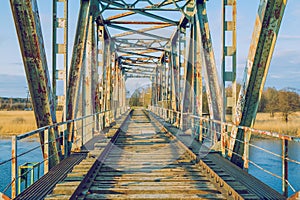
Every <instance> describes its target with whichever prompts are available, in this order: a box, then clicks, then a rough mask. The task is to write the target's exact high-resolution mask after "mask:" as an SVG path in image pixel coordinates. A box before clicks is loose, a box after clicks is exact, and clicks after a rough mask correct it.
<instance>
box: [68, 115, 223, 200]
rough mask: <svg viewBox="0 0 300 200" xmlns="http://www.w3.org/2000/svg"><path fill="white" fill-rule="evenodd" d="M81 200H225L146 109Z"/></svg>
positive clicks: (122, 134) (102, 163) (85, 186)
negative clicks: (132, 199)
mask: <svg viewBox="0 0 300 200" xmlns="http://www.w3.org/2000/svg"><path fill="white" fill-rule="evenodd" d="M99 165H100V166H101V167H99V168H98V170H95V171H94V172H91V173H89V174H94V175H93V176H91V178H90V179H86V180H85V183H83V184H81V186H79V188H78V189H77V191H76V193H75V194H74V196H73V197H76V198H78V199H118V198H120V199H128V198H137V199H141V198H147V199H149V198H150V199H160V198H167V199H176V198H177V199H178V198H180V199H226V195H224V191H223V194H222V192H220V191H219V190H218V188H217V187H216V186H215V185H214V184H213V183H212V182H210V180H209V179H208V178H207V177H206V176H205V174H203V173H202V172H201V171H200V170H199V168H198V167H197V166H196V165H195V161H194V160H193V159H192V158H191V157H190V156H189V155H188V154H187V152H186V150H185V149H184V148H182V147H181V146H180V145H179V144H178V141H177V140H175V139H174V138H172V137H170V136H169V135H168V134H166V132H165V130H164V129H162V127H161V125H160V124H159V123H156V122H154V121H153V120H150V119H149V117H148V116H147V115H145V113H144V112H143V111H142V110H136V111H134V112H133V114H132V116H131V118H130V120H128V121H127V122H126V123H125V124H124V126H123V127H122V129H121V131H120V133H119V136H118V138H117V139H116V141H115V144H114V145H113V146H112V148H111V149H110V151H109V152H107V154H106V156H105V158H104V159H103V160H100V162H99Z"/></svg>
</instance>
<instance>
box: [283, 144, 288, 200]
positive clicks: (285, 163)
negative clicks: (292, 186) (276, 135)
mask: <svg viewBox="0 0 300 200" xmlns="http://www.w3.org/2000/svg"><path fill="white" fill-rule="evenodd" d="M288 145H289V143H288V140H285V139H283V140H282V193H283V196H285V197H288V192H289V190H288V189H289V188H288V172H289V167H288V150H289V148H288Z"/></svg>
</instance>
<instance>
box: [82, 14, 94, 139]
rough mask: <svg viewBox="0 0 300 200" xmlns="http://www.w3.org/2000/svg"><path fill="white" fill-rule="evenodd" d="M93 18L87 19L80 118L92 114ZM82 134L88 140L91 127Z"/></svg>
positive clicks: (88, 119) (88, 120)
mask: <svg viewBox="0 0 300 200" xmlns="http://www.w3.org/2000/svg"><path fill="white" fill-rule="evenodd" d="M93 26H94V24H93V16H90V17H89V23H88V30H87V37H86V42H85V50H84V58H83V59H84V60H83V66H82V70H83V74H82V78H83V79H82V80H83V81H82V116H87V115H91V114H92V110H93V105H92V103H93V101H92V97H93V96H92V61H93V60H92V54H93V47H92V43H93ZM84 121H85V123H86V124H91V120H90V118H85V120H84ZM84 130H85V132H84V134H85V137H86V140H89V139H90V138H89V137H90V134H91V132H92V127H91V126H88V127H84Z"/></svg>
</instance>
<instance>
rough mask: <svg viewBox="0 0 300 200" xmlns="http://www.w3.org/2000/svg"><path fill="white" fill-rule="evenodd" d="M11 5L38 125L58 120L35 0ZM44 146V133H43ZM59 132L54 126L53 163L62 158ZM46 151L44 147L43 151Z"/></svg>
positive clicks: (51, 161) (15, 0) (52, 133)
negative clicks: (58, 140) (57, 141)
mask: <svg viewBox="0 0 300 200" xmlns="http://www.w3.org/2000/svg"><path fill="white" fill-rule="evenodd" d="M10 4H11V9H12V13H13V17H14V21H15V26H16V30H17V34H18V39H19V44H20V49H21V53H22V58H23V63H24V67H25V72H26V77H27V82H28V87H29V91H30V95H31V99H32V104H33V108H34V114H35V118H36V123H37V126H38V127H43V126H47V125H51V124H53V123H56V114H55V108H54V105H55V104H54V99H53V96H52V93H51V88H50V85H51V84H50V77H49V72H48V66H47V60H46V53H45V49H44V41H43V35H42V29H41V24H40V17H39V12H38V6H37V2H36V0H25V1H24V0H22V1H21V0H11V1H10ZM39 136H40V142H41V147H42V150H43V149H44V146H43V145H44V135H43V133H40V135H39ZM57 137H58V135H57V132H56V131H54V130H53V129H51V131H50V135H49V140H50V141H51V142H50V147H49V148H50V154H51V158H50V163H49V165H50V167H53V166H54V165H55V164H57V163H58V162H59V160H60V156H59V152H60V147H59V145H58V144H57V143H56V138H57ZM43 152H44V151H43Z"/></svg>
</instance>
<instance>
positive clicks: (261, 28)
mask: <svg viewBox="0 0 300 200" xmlns="http://www.w3.org/2000/svg"><path fill="white" fill-rule="evenodd" d="M286 2H287V1H286V0H275V1H274V0H268V1H265V0H262V1H261V3H260V7H259V10H258V16H257V18H256V22H255V28H254V32H253V37H252V42H251V45H250V50H249V54H248V59H247V64H246V68H245V71H244V79H243V85H242V88H241V91H240V94H239V98H238V103H237V113H236V118H235V124H239V125H241V126H248V127H252V126H253V124H254V121H255V117H256V113H257V108H258V104H259V101H260V99H261V95H262V91H263V88H264V84H265V81H266V77H267V74H268V70H269V66H270V62H271V58H272V54H273V50H274V47H275V43H276V39H277V37H278V31H279V28H280V25H281V20H282V17H283V14H284V10H285V7H286ZM231 137H232V138H236V139H237V140H239V141H244V131H241V130H239V131H237V132H236V131H233V132H232V133H231ZM239 141H234V140H232V141H231V146H230V147H231V148H232V147H233V152H234V153H235V154H234V155H232V158H231V160H232V162H234V163H235V164H236V165H238V166H240V167H243V163H244V162H243V153H244V144H243V143H242V142H239Z"/></svg>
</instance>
